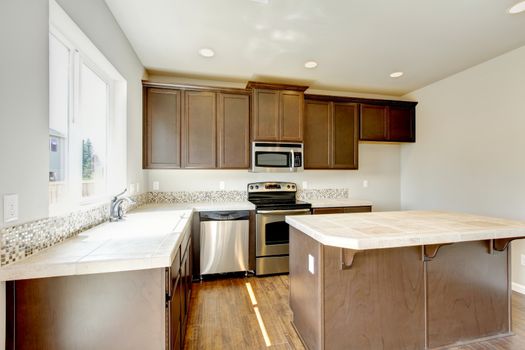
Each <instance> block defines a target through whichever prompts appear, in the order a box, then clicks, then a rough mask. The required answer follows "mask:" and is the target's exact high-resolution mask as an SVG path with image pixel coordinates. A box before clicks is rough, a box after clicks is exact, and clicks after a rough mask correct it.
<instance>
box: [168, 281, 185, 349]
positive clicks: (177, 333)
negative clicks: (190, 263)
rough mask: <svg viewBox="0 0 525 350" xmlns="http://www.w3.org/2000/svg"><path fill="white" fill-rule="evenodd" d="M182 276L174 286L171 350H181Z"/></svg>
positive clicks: (171, 315) (171, 309)
mask: <svg viewBox="0 0 525 350" xmlns="http://www.w3.org/2000/svg"><path fill="white" fill-rule="evenodd" d="M179 277H180V275H178V276H177V281H176V283H175V285H174V289H173V295H172V297H171V300H170V348H171V349H181V348H182V347H181V324H182V322H181V310H182V308H181V299H180V298H181V291H182V289H181V280H180V278H179Z"/></svg>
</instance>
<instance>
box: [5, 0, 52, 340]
mask: <svg viewBox="0 0 525 350" xmlns="http://www.w3.org/2000/svg"><path fill="white" fill-rule="evenodd" d="M0 47H1V48H2V53H1V54H0V76H1V77H2V79H0V164H2V167H1V170H0V227H2V226H4V224H3V222H4V218H3V194H5V193H18V195H19V204H20V208H19V217H20V220H24V221H26V220H30V219H33V218H36V217H44V216H46V215H47V203H48V199H47V181H48V148H47V147H48V128H49V124H48V119H47V118H48V117H47V115H48V104H49V98H48V80H49V79H48V67H49V64H48V59H49V57H48V56H49V55H48V5H47V1H30V2H27V1H18V0H3V1H1V2H0ZM4 293H5V283H0V349H3V348H4V347H5V345H4V344H5V294H4Z"/></svg>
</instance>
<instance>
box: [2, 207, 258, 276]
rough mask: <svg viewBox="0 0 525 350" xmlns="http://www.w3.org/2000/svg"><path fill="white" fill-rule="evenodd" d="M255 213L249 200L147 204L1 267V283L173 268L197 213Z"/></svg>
mask: <svg viewBox="0 0 525 350" xmlns="http://www.w3.org/2000/svg"><path fill="white" fill-rule="evenodd" d="M254 209H255V206H254V205H253V204H252V203H250V202H248V201H241V202H200V203H169V204H147V205H144V206H141V207H140V208H137V209H135V210H133V211H131V212H129V213H128V214H127V215H126V216H125V218H124V219H123V220H122V221H119V222H106V223H103V224H101V225H98V226H96V227H94V228H92V229H89V230H86V231H84V232H82V233H80V234H79V235H77V236H75V237H72V238H69V239H67V240H65V241H64V242H61V243H59V244H57V245H54V246H52V247H50V248H48V249H46V250H43V251H41V252H38V253H36V254H34V255H32V256H30V257H28V258H26V259H23V260H20V261H18V262H15V263H12V264H9V265H7V266H4V267H2V268H0V281H10V280H21V279H30V278H44V277H57V276H72V275H85V274H92V273H109V272H120V271H131V270H142V269H154V268H164V267H169V266H171V263H172V262H173V259H174V257H175V254H176V250H175V248H176V247H178V245H179V244H180V242H181V240H182V236H183V232H185V231H186V230H187V229H189V227H191V217H192V213H193V212H199V211H222V210H254Z"/></svg>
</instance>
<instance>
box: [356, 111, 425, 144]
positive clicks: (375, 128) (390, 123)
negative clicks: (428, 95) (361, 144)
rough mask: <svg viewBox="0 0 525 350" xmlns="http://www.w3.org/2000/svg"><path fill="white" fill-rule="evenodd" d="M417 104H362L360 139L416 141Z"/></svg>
mask: <svg viewBox="0 0 525 350" xmlns="http://www.w3.org/2000/svg"><path fill="white" fill-rule="evenodd" d="M415 115H416V113H415V104H414V103H412V104H409V105H397V104H392V105H373V104H362V105H361V117H360V125H361V127H360V139H361V140H363V141H387V142H415V141H416V129H415V121H416V118H415Z"/></svg>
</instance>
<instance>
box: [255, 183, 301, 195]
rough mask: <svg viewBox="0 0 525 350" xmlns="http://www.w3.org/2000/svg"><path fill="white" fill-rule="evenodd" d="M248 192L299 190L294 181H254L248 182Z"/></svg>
mask: <svg viewBox="0 0 525 350" xmlns="http://www.w3.org/2000/svg"><path fill="white" fill-rule="evenodd" d="M248 192H252V193H253V192H297V185H296V184H294V183H293V182H254V183H250V184H248Z"/></svg>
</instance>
